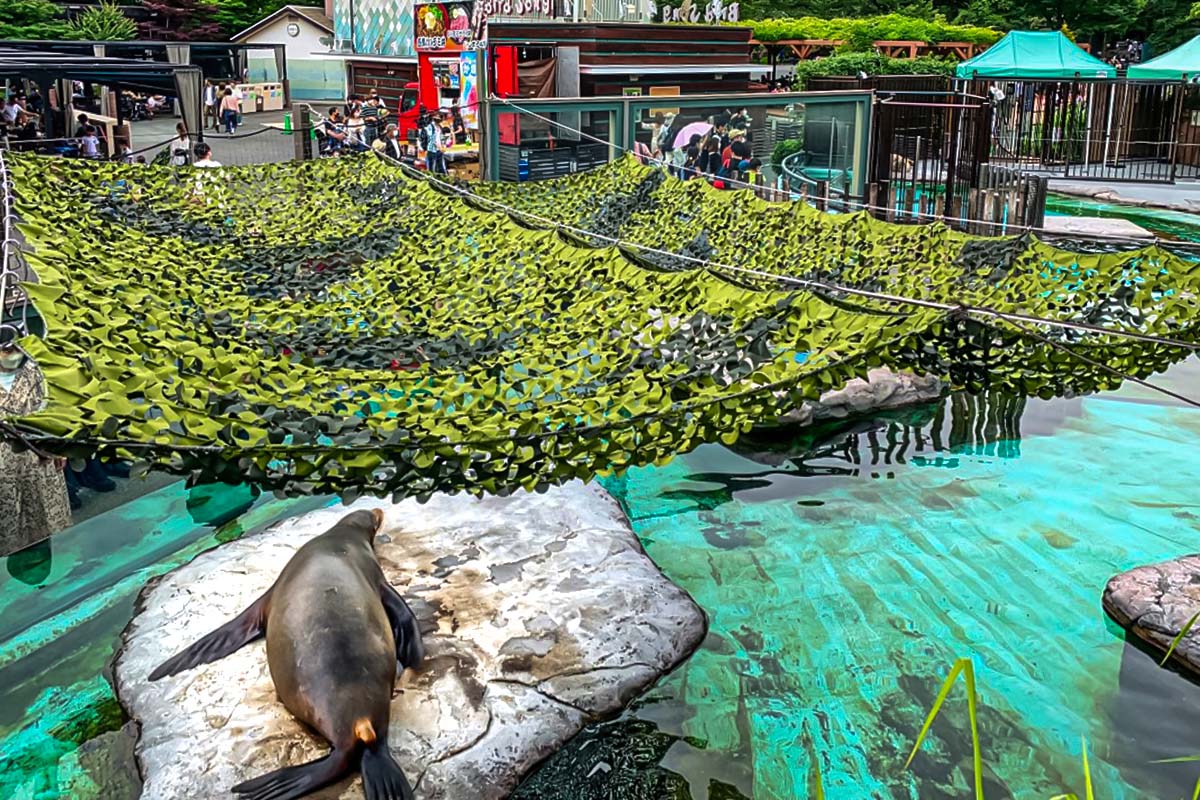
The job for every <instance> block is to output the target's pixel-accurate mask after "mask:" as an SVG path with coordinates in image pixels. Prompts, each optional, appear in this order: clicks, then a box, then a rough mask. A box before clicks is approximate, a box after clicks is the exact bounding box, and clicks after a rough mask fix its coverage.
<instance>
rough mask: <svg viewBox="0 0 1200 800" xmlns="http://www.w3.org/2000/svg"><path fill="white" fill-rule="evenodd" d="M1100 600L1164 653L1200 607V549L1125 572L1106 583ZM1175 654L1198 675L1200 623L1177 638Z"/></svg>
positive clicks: (1177, 662)
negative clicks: (1194, 552)
mask: <svg viewBox="0 0 1200 800" xmlns="http://www.w3.org/2000/svg"><path fill="white" fill-rule="evenodd" d="M1101 602H1102V603H1103V604H1104V610H1105V611H1107V612H1108V614H1109V616H1110V617H1112V618H1113V619H1114V620H1116V621H1117V622H1118V623H1120V624H1121V625H1122V626H1123V627H1125V628H1127V629H1128V630H1129V632H1130V633H1132V634H1134V635H1136V636H1138V637H1139V638H1141V639H1143V640H1145V641H1146V642H1148V643H1150V644H1151V645H1153V646H1154V647H1155V648H1157V649H1158V650H1160V651H1162V652H1163V653H1166V651H1167V649H1168V648H1169V647H1170V646H1171V642H1173V641H1174V640H1175V637H1176V636H1178V635H1179V632H1180V631H1181V630H1183V627H1184V626H1185V625H1187V623H1188V620H1190V619H1191V618H1192V617H1193V616H1195V614H1196V612H1200V554H1194V555H1188V556H1183V557H1181V558H1176V559H1172V560H1171V561H1163V562H1162V563H1159V564H1150V565H1149V566H1145V567H1136V568H1135V569H1131V570H1129V571H1128V572H1122V573H1121V574H1120V575H1116V576H1114V577H1113V578H1111V579H1110V580H1109V582H1108V585H1107V586H1105V587H1104V597H1103V598H1102V600H1101ZM1171 660H1172V661H1173V662H1175V663H1176V664H1179V665H1180V666H1182V667H1184V668H1186V669H1187V670H1189V671H1190V672H1191V673H1193V675H1200V624H1197V625H1196V626H1194V627H1193V628H1192V629H1191V630H1190V631H1188V634H1187V636H1184V637H1183V638H1182V639H1181V640H1180V641H1179V645H1178V646H1177V647H1176V648H1175V652H1173V653H1172V654H1171Z"/></svg>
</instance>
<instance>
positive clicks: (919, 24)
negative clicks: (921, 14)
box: [751, 14, 1004, 52]
mask: <svg viewBox="0 0 1200 800" xmlns="http://www.w3.org/2000/svg"><path fill="white" fill-rule="evenodd" d="M751 24H752V26H753V28H754V38H755V39H757V40H758V41H760V42H775V41H782V40H786V39H831V40H834V41H841V42H845V44H844V45H842V47H841V50H842V51H845V52H860V51H870V50H872V49H874V46H875V44H874V43H875V42H877V41H918V42H925V43H927V44H933V43H935V42H971V43H973V44H985V45H988V44H994V43H995V42H996V41H997V40H999V38H1000V37H1001V36H1003V35H1004V34H1002V33H1001V32H1000V31H997V30H993V29H991V28H983V27H977V26H971V25H950V24H948V23H946V22H944V21H939V20H935V21H929V20H924V19H918V18H915V17H906V16H903V15H901V14H885V15H880V16H874V17H863V18H861V19H846V18H844V17H835V18H833V19H822V18H820V17H801V18H799V19H765V20H761V21H758V22H753V23H751Z"/></svg>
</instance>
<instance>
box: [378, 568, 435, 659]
mask: <svg viewBox="0 0 1200 800" xmlns="http://www.w3.org/2000/svg"><path fill="white" fill-rule="evenodd" d="M382 584H383V585H382V586H381V587H380V589H379V597H380V599H382V600H383V610H384V611H386V612H387V617H388V622H390V623H392V636H394V637H395V639H396V660H397V661H399V662H400V666H401V668H404V667H408V668H409V669H418V668H419V667H420V666H421V662H422V661H423V660H424V659H425V646H424V645H423V644H421V628H420V626H418V625H417V617H416V615H415V614H413V612H412V609H411V608H409V607H408V603H406V602H404V598H403V597H401V596H400V593H399V592H397V591H396V589H395V588H394V587H393V586H392V585H391V584H390V583H388V582H387V581H386V580H385V581H382Z"/></svg>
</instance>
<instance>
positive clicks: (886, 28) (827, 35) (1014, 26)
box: [741, 0, 1200, 54]
mask: <svg viewBox="0 0 1200 800" xmlns="http://www.w3.org/2000/svg"><path fill="white" fill-rule="evenodd" d="M1197 6H1200V3H1195V2H1194V0H1088V2H1085V3H1080V2H1072V1H1071V0H936V2H920V1H918V2H906V1H905V0H880V2H871V3H868V2H865V1H864V0H744V1H743V2H742V4H741V10H742V19H743V20H747V21H751V24H753V25H754V27H755V36H756V38H758V39H759V40H760V41H775V40H779V39H841V40H845V41H847V42H848V44H847V45H846V47H845V49H847V50H868V49H870V43H871V42H873V41H875V40H916V41H925V42H933V41H963V42H974V43H977V44H990V43H991V42H992V41H995V38H998V37H999V35H1002V34H1003V33H1005V32H1007V31H1010V30H1056V29H1061V28H1063V27H1064V26H1065V27H1066V28H1067V29H1069V30H1070V31H1072V32H1073V33H1074V34H1075V35H1077V36H1078V37H1079V38H1080V39H1081V40H1087V41H1090V42H1091V44H1092V45H1093V48H1094V49H1096V50H1100V49H1102V48H1103V47H1104V46H1105V45H1111V44H1114V43H1115V42H1117V41H1118V40H1120V39H1124V38H1134V39H1139V40H1145V41H1148V42H1150V44H1151V46H1152V48H1153V52H1154V53H1155V54H1161V53H1162V52H1164V51H1166V50H1168V49H1170V48H1172V47H1175V46H1177V45H1179V44H1181V43H1183V42H1184V41H1187V40H1188V39H1189V38H1191V37H1192V36H1195V35H1196V34H1197V33H1200V14H1197V13H1193V8H1195V7H1197ZM989 28H991V29H993V31H992V32H991V33H990V34H989V32H987V29H989ZM801 34H803V35H801ZM989 35H990V36H991V37H992V38H990V39H989Z"/></svg>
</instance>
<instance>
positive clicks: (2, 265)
mask: <svg viewBox="0 0 1200 800" xmlns="http://www.w3.org/2000/svg"><path fill="white" fill-rule="evenodd" d="M13 190H14V186H13V181H12V176H11V175H10V174H9V171H8V164H7V163H6V162H5V160H4V149H3V148H0V215H2V220H0V236H2V237H3V240H2V241H0V334H2V333H3V331H5V330H9V331H12V332H13V334H14V337H13V338H19V337H20V336H23V335H24V334H25V332H26V331H27V330H28V324H27V323H28V317H27V312H28V307H29V303H28V299H26V301H25V302H24V303H22V304H21V324H20V325H19V326H17V325H12V324H10V323H8V322H4V321H3V318H4V316H5V315H7V314H8V304H9V284H10V283H16V282H19V281H20V279H21V275H20V270H18V269H14V268H13V264H14V263H19V261H18V259H19V255H18V252H17V247H16V246H17V245H19V244H20V243H19V242H18V241H17V240H16V239H15V238H14V236H13V229H12V224H13V221H14V220H15V219H16V214H15V213H14V211H13V196H12V195H13ZM5 338H7V337H4V336H2V335H0V340H2V339H5Z"/></svg>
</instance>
